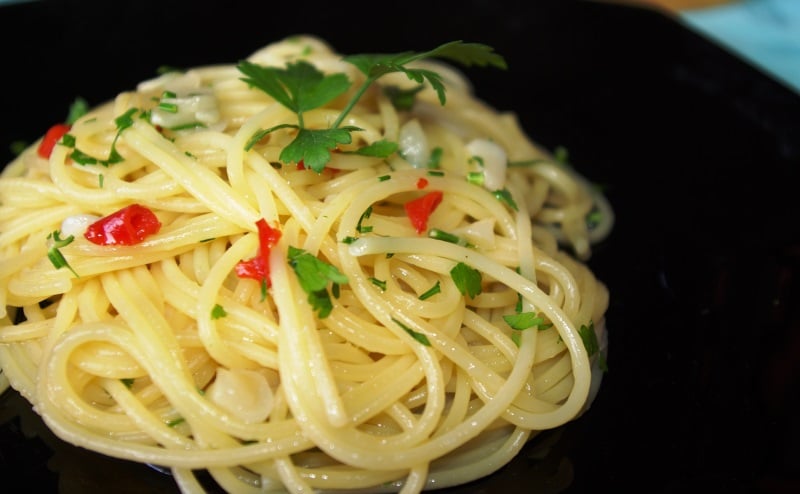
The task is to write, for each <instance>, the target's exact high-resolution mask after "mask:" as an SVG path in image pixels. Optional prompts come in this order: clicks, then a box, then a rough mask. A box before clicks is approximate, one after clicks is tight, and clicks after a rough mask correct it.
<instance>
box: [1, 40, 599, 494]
mask: <svg viewBox="0 0 800 494" xmlns="http://www.w3.org/2000/svg"><path fill="white" fill-rule="evenodd" d="M246 61H247V62H249V64H252V65H250V67H251V69H252V70H253V71H257V70H260V69H259V68H264V67H272V68H283V67H288V66H289V64H290V63H298V62H299V61H304V62H307V63H309V64H310V65H311V67H314V68H315V69H316V71H318V72H315V71H312V72H313V73H315V74H316V73H319V74H344V75H346V77H347V81H349V82H352V83H353V84H350V85H347V86H346V90H345V91H343V92H341V94H340V95H338V96H337V97H335V98H333V99H331V100H330V101H327V102H325V104H322V105H318V106H316V107H313V108H310V107H309V108H308V109H305V110H304V111H302V112H298V111H293V110H292V109H291V107H290V106H287V105H286V104H285V103H286V102H285V101H280V98H277V99H276V97H275V96H274V94H271V93H269V92H266V91H262V90H259V87H258V86H259V84H260V83H261V82H262V81H261V80H259V78H258V76H257V75H254V74H261V73H260V72H250V73H249V76H250V78H249V79H248V78H247V77H244V76H243V73H247V72H246V71H245V70H244V69H243V65H242V64H241V63H240V64H239V65H236V64H231V65H216V66H204V67H197V68H192V69H190V70H186V71H172V72H168V73H166V74H163V75H160V76H158V77H156V78H154V79H151V80H148V81H145V82H143V83H141V84H139V85H138V87H137V88H136V89H135V90H132V91H129V92H123V93H121V94H119V95H118V96H116V98H115V99H113V101H109V102H107V103H105V104H102V105H99V106H97V107H95V108H90V109H88V111H86V112H85V113H84V114H83V115H82V116H80V117H79V118H77V119H76V120H74V121H71V122H70V123H69V124H68V125H67V126H66V127H65V128H64V129H62V131H61V133H60V134H59V135H58V136H57V137H56V138H53V137H50V138H48V137H45V138H43V139H42V140H40V141H39V142H37V143H36V144H35V145H33V146H31V147H30V148H28V149H27V150H26V151H24V152H23V153H22V154H21V155H20V156H18V158H16V159H15V160H14V161H13V162H12V163H10V164H9V165H8V166H7V167H6V168H5V170H4V171H3V174H2V177H0V280H2V283H1V284H0V298H2V304H0V310H1V311H2V314H0V315H2V321H0V322H1V323H2V326H0V365H2V381H0V384H2V386H3V387H4V388H5V387H10V388H14V389H15V390H16V391H17V392H19V393H21V394H22V395H23V396H24V397H25V398H26V399H27V400H28V401H30V403H31V404H32V405H33V406H34V407H35V410H36V412H37V413H39V414H40V415H41V416H42V418H43V420H44V421H45V423H46V424H47V426H48V427H49V428H50V429H52V430H53V431H54V433H55V434H56V435H58V436H59V437H60V438H62V439H64V440H65V441H68V442H70V443H73V444H75V445H78V446H81V447H84V448H87V449H90V450H93V451H96V452H99V453H102V454H105V455H109V456H113V457H118V458H124V459H128V460H132V461H136V462H142V463H148V464H151V465H157V466H160V467H163V468H168V469H170V470H171V472H172V475H173V477H174V479H175V482H176V483H177V485H178V486H179V488H180V489H181V491H183V492H203V491H204V488H205V487H204V486H203V485H202V483H201V482H200V480H198V478H197V477H196V476H195V474H194V473H193V472H194V471H197V470H206V471H208V472H209V473H210V475H211V477H212V478H213V479H214V481H215V482H216V483H217V484H218V485H219V486H220V487H221V488H222V489H224V490H226V491H228V492H242V493H248V492H273V491H275V492H281V491H289V492H309V491H310V490H312V489H313V490H316V491H336V490H345V489H346V490H350V491H352V490H363V491H369V492H393V491H401V492H407V493H411V492H420V491H422V490H425V489H435V488H441V487H447V486H453V485H459V484H464V483H466V482H469V481H471V480H474V479H476V478H479V477H483V476H486V475H489V474H491V473H492V472H495V471H496V470H498V469H500V468H501V467H502V466H503V465H505V464H506V463H508V462H509V461H510V460H511V459H512V458H513V457H514V456H515V455H516V454H517V453H518V452H519V451H520V449H521V448H522V446H523V445H524V444H525V443H526V441H528V440H529V439H531V438H533V437H534V436H536V434H537V433H538V432H540V431H543V430H547V429H552V428H555V427H558V426H561V425H563V424H565V423H567V422H569V421H571V420H573V419H575V418H576V417H578V416H579V415H580V414H581V413H583V412H584V411H585V410H586V408H587V407H588V406H589V404H590V403H591V400H592V397H593V396H594V393H596V392H597V386H598V385H599V381H600V376H601V374H602V370H601V367H602V365H603V352H604V351H605V341H606V336H605V330H604V326H605V323H604V321H605V312H606V310H607V307H608V301H609V294H608V291H607V289H606V287H605V285H604V284H603V283H602V282H601V281H599V280H597V279H596V278H595V276H594V275H593V273H592V271H591V270H590V269H589V268H588V266H587V264H586V261H587V260H588V259H589V257H590V255H591V248H592V247H591V246H592V245H593V244H594V243H595V242H597V241H599V240H601V239H602V238H604V237H605V236H606V235H607V234H608V232H609V229H610V228H611V226H612V223H613V212H612V210H611V208H610V207H609V205H608V203H607V202H606V200H605V199H604V198H603V196H602V195H600V194H599V193H598V192H597V191H596V189H595V188H594V187H592V186H591V184H589V183H588V182H587V181H586V180H585V179H584V178H583V177H581V176H580V175H579V174H578V173H576V172H575V170H574V169H572V168H571V167H570V166H569V165H568V164H565V163H562V162H559V160H556V159H555V158H554V156H553V155H552V154H551V153H549V152H547V151H545V150H544V149H543V148H542V147H540V146H538V145H536V144H535V143H534V142H533V141H532V140H531V139H530V138H528V137H527V136H526V135H525V133H524V132H523V131H522V129H521V126H520V125H519V123H518V121H517V120H516V118H515V116H514V114H513V113H504V112H499V111H497V110H495V109H494V108H492V107H491V106H489V105H487V104H486V103H484V102H482V101H481V100H479V99H478V98H477V97H476V96H475V95H474V94H473V89H472V87H471V86H470V84H469V82H468V80H467V79H466V78H465V76H464V75H463V73H462V72H460V71H458V70H457V69H455V68H454V67H453V66H451V65H449V64H447V63H446V62H444V61H441V60H436V61H434V57H426V58H420V59H419V60H414V61H413V63H409V67H417V68H420V69H421V70H426V71H432V72H433V73H435V74H438V75H439V76H441V80H442V81H443V84H444V86H445V87H446V93H445V94H446V102H444V103H443V102H442V101H441V100H440V98H439V97H440V96H441V95H440V93H439V92H438V91H437V90H436V89H437V88H436V87H435V84H434V83H433V82H431V80H430V79H426V80H423V81H420V80H416V79H414V78H411V77H408V76H407V74H406V73H404V71H402V70H398V71H394V72H391V73H387V74H385V75H383V76H382V77H380V78H378V79H376V80H375V84H371V85H369V86H366V87H367V89H366V91H365V92H364V93H363V94H361V95H360V96H359V97H358V98H352V96H354V95H355V91H356V89H355V88H357V87H361V86H359V84H360V83H361V82H363V81H364V80H365V79H366V75H365V73H364V72H363V71H360V70H358V67H357V66H356V65H355V64H353V63H348V62H347V61H345V60H343V59H342V57H341V56H340V55H338V54H337V53H335V52H334V51H333V49H332V48H331V47H330V46H329V45H328V44H326V42H325V41H323V40H320V39H318V38H315V37H312V36H298V37H293V38H288V39H285V40H280V41H277V42H275V43H273V44H270V45H268V46H266V47H264V48H263V49H261V50H259V51H257V52H255V53H253V54H252V55H251V56H250V57H248V58H247V60H246ZM301 67H304V68H306V69H307V68H308V67H307V66H301V65H299V64H298V65H296V66H295V68H301ZM426 73H430V72H426ZM273 74H274V73H273ZM286 74H288V72H287V73H283V75H284V76H286ZM288 79H289V76H286V78H284V79H281V80H282V81H283V82H285V83H286V84H287V85H288V84H290V83H291V81H289V80H288ZM326 80H327V79H326ZM308 84H310V85H313V84H312V83H308ZM418 89H419V90H418ZM393 94H394V95H397V94H405V95H413V105H411V106H406V107H404V106H398V105H397V104H396V100H395V99H394V98H393V96H392V95H393ZM298 101H299V98H298ZM349 101H355V104H354V106H352V107H347V106H346V105H347V102H349ZM295 110H296V109H295ZM345 114H346V118H344V119H343V120H342V121H341V122H336V120H337V118H339V117H340V116H344V115H345ZM334 122H336V123H335V124H334ZM334 128H339V129H342V130H343V131H345V132H346V134H345V135H344V136H343V137H342V135H338V137H336V139H337V141H336V142H335V143H333V144H331V145H330V146H328V149H333V152H332V153H331V154H330V156H329V157H328V156H323V157H322V158H320V157H319V156H318V155H314V154H313V153H311V152H308V153H307V154H305V155H303V156H304V157H305V161H304V160H300V159H295V160H291V159H286V156H287V155H286V154H284V153H285V152H287V149H291V146H292V145H298V140H297V136H298V135H300V134H301V133H302V129H334ZM64 132H66V134H64ZM326 135H327V134H326ZM48 139H49V140H50V141H51V142H50V143H49V144H50V145H52V146H53V147H52V150H51V151H49V155H48V154H46V153H47V151H45V152H44V153H45V154H44V157H43V155H40V151H39V149H40V146H42V147H44V144H45V142H46V141H47V140H48ZM378 145H385V146H388V149H389V150H388V151H385V152H376V151H375V149H376V147H377V146H378ZM334 148H335V149H334ZM364 150H369V152H364ZM323 155H324V153H323ZM320 159H322V161H320ZM312 163H316V164H317V165H319V163H322V164H324V167H322V166H313V165H312ZM412 205H413V206H412ZM132 206H136V207H137V208H139V209H138V210H136V211H137V212H136V213H133V212H131V211H133V210H131V209H129V208H130V207H132ZM122 212H126V213H127V214H130V215H131V216H129V217H126V218H128V219H127V220H126V219H124V218H123V219H120V218H122V216H120V214H122ZM145 213H146V214H145ZM109 218H112V219H109ZM126 221H127V223H126ZM114 222H116V223H114ZM109 225H110V226H109ZM114 225H116V226H114ZM119 225H123V226H122V227H121V229H120V226H119ZM151 227H152V228H151ZM115 228H117V229H115ZM92 232H95V233H94V234H95V235H96V236H99V237H100V241H99V242H98V241H95V240H92V241H90V237H91V235H90V234H91V233H92ZM128 236H130V237H131V238H128ZM94 238H95V239H96V237H94ZM254 273H255V274H254Z"/></svg>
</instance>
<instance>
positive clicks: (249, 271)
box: [235, 218, 281, 286]
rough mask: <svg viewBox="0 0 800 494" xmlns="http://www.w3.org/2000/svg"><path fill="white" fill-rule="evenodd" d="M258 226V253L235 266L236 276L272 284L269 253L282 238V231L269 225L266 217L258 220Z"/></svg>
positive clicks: (268, 284) (267, 284)
mask: <svg viewBox="0 0 800 494" xmlns="http://www.w3.org/2000/svg"><path fill="white" fill-rule="evenodd" d="M256 227H258V255H256V256H255V257H252V258H250V259H247V260H243V261H239V262H238V263H237V264H236V267H235V271H236V276H238V277H239V278H251V279H254V280H256V281H260V282H263V283H265V284H266V286H270V285H271V282H270V279H269V253H270V250H271V249H272V247H274V246H275V244H277V243H278V240H280V238H281V231H280V230H278V229H277V228H272V227H271V226H269V224H267V221H266V220H265V219H264V218H261V219H259V220H258V221H256Z"/></svg>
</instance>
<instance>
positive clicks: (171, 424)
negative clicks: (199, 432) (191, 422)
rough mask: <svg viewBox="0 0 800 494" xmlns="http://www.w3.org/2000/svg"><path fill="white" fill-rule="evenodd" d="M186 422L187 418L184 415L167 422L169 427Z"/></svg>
mask: <svg viewBox="0 0 800 494" xmlns="http://www.w3.org/2000/svg"><path fill="white" fill-rule="evenodd" d="M184 422H186V419H185V418H183V417H178V418H176V419H173V420H170V421H169V422H167V427H176V426H178V425H180V424H182V423H184Z"/></svg>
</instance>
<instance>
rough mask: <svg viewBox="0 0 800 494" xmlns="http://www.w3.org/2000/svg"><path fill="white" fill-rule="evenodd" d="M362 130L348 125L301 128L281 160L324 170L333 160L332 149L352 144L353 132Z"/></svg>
mask: <svg viewBox="0 0 800 494" xmlns="http://www.w3.org/2000/svg"><path fill="white" fill-rule="evenodd" d="M356 130H361V129H360V128H358V127H353V126H346V127H342V128H338V129H313V130H312V129H300V131H299V132H298V133H297V136H296V137H295V138H294V140H293V141H292V142H290V143H289V145H288V146H286V147H285V148H283V150H282V151H281V154H280V159H281V161H284V162H287V163H299V162H300V161H302V162H303V164H304V165H305V166H306V167H307V168H311V169H312V170H314V171H315V172H317V173H320V172H322V170H323V168H325V165H326V164H327V163H328V161H330V160H331V149H334V148H336V146H337V145H339V144H350V142H351V141H352V136H351V135H350V133H351V132H353V131H356Z"/></svg>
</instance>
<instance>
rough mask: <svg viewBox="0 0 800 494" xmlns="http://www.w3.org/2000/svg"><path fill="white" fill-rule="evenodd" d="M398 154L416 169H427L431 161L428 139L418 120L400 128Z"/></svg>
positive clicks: (410, 121)
mask: <svg viewBox="0 0 800 494" xmlns="http://www.w3.org/2000/svg"><path fill="white" fill-rule="evenodd" d="M398 141H399V142H398V146H399V149H398V152H399V153H400V156H402V157H403V158H404V159H405V160H406V161H408V162H409V163H411V165H412V166H413V167H414V168H425V167H427V166H428V161H429V160H430V159H431V150H430V147H429V146H428V139H427V137H425V131H424V130H423V129H422V125H420V123H419V121H418V120H417V119H413V120H409V121H408V122H406V123H404V124H403V126H402V127H400V135H399V139H398Z"/></svg>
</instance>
